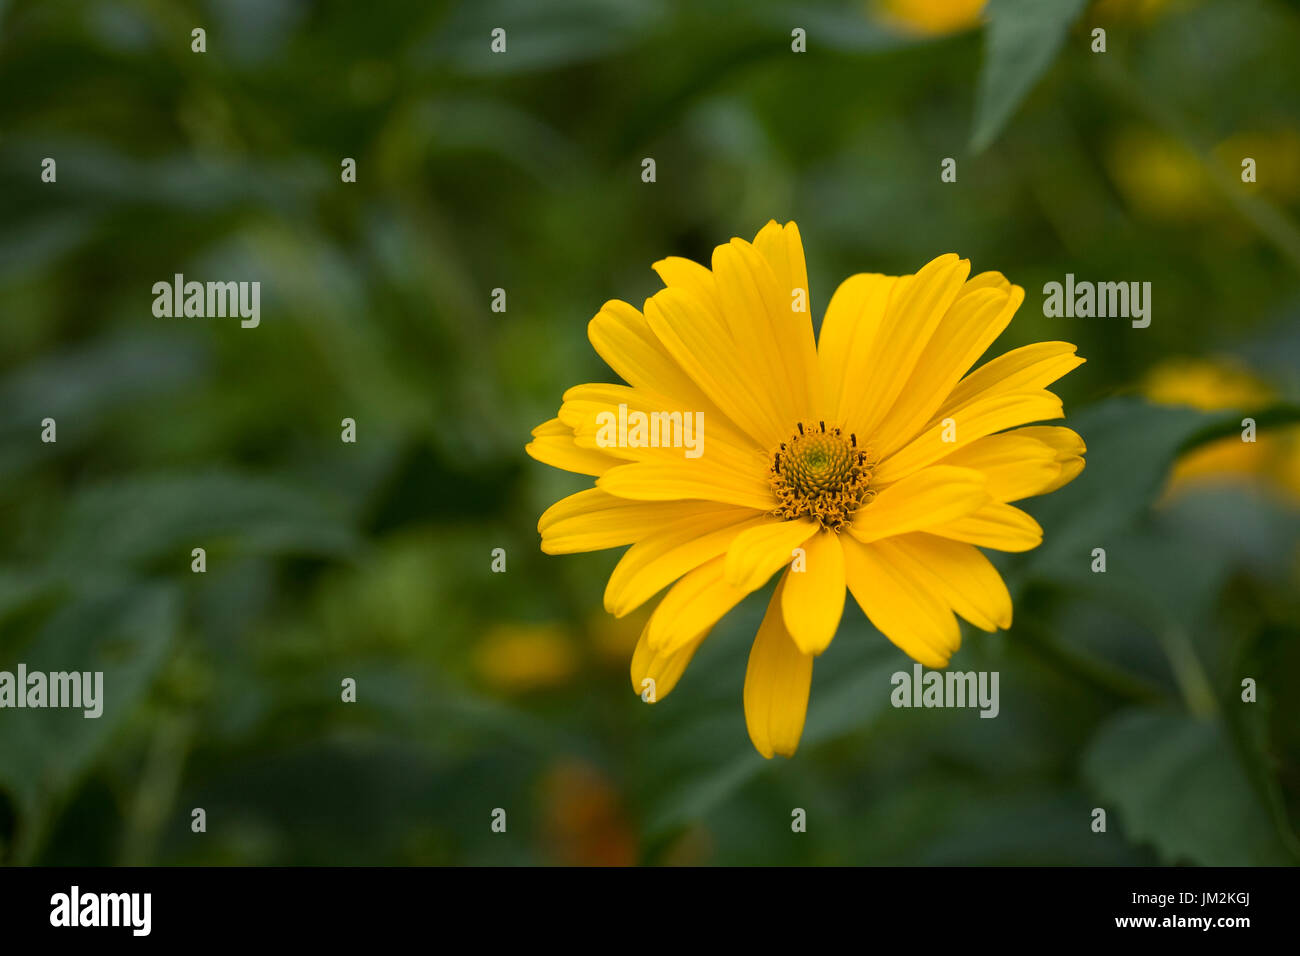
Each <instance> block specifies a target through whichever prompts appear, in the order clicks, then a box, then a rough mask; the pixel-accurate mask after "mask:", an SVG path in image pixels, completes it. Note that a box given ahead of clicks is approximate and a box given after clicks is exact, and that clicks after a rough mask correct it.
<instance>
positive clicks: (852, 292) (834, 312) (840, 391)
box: [817, 273, 901, 422]
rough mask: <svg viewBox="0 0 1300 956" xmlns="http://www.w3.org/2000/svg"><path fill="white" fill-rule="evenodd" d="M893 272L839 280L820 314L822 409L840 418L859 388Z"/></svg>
mask: <svg viewBox="0 0 1300 956" xmlns="http://www.w3.org/2000/svg"><path fill="white" fill-rule="evenodd" d="M900 281H901V280H900V279H899V278H898V277H897V276H886V275H879V274H876V273H861V274H859V275H855V276H850V277H849V278H847V279H845V280H844V281H843V282H841V283H840V286H839V288H838V289H836V290H835V294H834V295H833V296H831V301H830V305H828V306H827V307H826V315H825V316H824V317H823V318H822V328H821V337H820V338H819V339H818V342H817V361H818V365H819V366H820V368H821V375H822V388H823V390H824V395H825V401H826V413H827V415H828V416H830V417H831V418H832V419H834V420H835V421H837V422H845V421H846V420H847V419H846V409H848V408H849V406H850V404H851V399H855V398H856V395H857V393H858V391H859V390H860V389H861V387H862V373H861V370H862V369H866V368H869V367H870V364H871V355H872V352H873V350H874V349H875V343H876V339H877V337H878V336H879V335H880V329H881V326H882V325H883V323H884V319H885V310H886V308H887V307H888V305H889V300H890V296H891V295H892V294H893V291H894V288H895V286H896V285H897V284H898V283H899V282H900Z"/></svg>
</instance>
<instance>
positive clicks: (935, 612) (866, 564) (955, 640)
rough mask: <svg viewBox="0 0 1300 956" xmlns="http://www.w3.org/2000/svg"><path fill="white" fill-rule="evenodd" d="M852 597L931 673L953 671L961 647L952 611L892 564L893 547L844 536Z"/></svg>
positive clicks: (959, 632)
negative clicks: (943, 669)
mask: <svg viewBox="0 0 1300 956" xmlns="http://www.w3.org/2000/svg"><path fill="white" fill-rule="evenodd" d="M840 540H841V541H842V543H843V545H844V571H845V579H846V580H847V582H848V586H849V592H850V593H851V594H852V595H853V598H854V600H856V601H857V602H858V606H859V607H861V608H862V612H863V613H864V614H866V615H867V618H868V619H869V620H870V621H871V623H872V624H874V625H875V626H876V629H877V630H878V631H880V633H881V634H884V635H885V637H887V638H889V640H890V641H892V642H893V643H894V644H896V645H897V646H898V647H899V649H900V650H902V651H903V652H904V653H905V654H907V656H908V657H910V658H912V659H913V660H915V661H919V662H921V663H922V664H924V665H925V666H926V667H947V666H948V661H949V659H950V658H951V657H952V655H953V653H954V652H955V651H956V650H957V648H958V647H960V646H961V629H960V628H959V627H958V626H957V619H956V618H955V617H953V616H952V611H951V610H950V609H949V608H948V605H947V604H946V603H945V602H944V601H942V600H941V599H940V598H938V597H937V596H935V595H934V594H933V593H932V592H930V591H929V590H927V589H926V588H925V587H924V586H923V585H922V584H920V583H919V582H918V581H916V580H915V579H914V578H912V577H911V576H909V575H908V574H907V573H906V572H905V571H903V570H902V569H901V568H899V567H898V565H897V564H896V563H894V562H891V561H890V560H889V555H890V554H891V553H892V552H891V551H890V550H889V548H888V546H887V542H885V543H877V544H860V543H858V542H857V541H856V540H854V539H853V538H850V537H847V536H845V535H841V536H840Z"/></svg>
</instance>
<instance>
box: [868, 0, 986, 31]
mask: <svg viewBox="0 0 1300 956" xmlns="http://www.w3.org/2000/svg"><path fill="white" fill-rule="evenodd" d="M986 4H987V0H874V3H873V4H872V6H873V8H874V12H875V14H876V17H877V18H878V19H880V20H883V21H884V22H886V23H888V24H890V25H891V26H896V27H898V28H899V29H901V30H905V31H907V32H908V33H917V34H922V35H924V36H944V35H946V34H949V33H960V32H961V31H962V30H969V29H970V28H971V27H974V26H978V25H979V23H980V20H981V14H983V12H984V7H985V5H986Z"/></svg>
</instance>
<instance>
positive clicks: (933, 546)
mask: <svg viewBox="0 0 1300 956" xmlns="http://www.w3.org/2000/svg"><path fill="white" fill-rule="evenodd" d="M883 544H885V545H887V546H889V548H892V554H893V556H894V559H895V560H896V561H897V563H898V565H899V567H900V568H902V569H903V570H904V571H905V572H906V573H907V574H908V575H909V576H910V577H912V578H914V579H915V580H917V581H918V582H920V583H921V584H922V585H923V586H924V587H926V588H928V589H929V591H930V592H931V593H932V594H934V595H935V596H936V597H938V598H939V599H940V600H942V601H944V602H946V603H947V604H948V606H949V607H951V608H952V609H953V610H954V611H956V612H957V613H958V614H960V615H961V616H962V617H964V618H965V619H966V620H968V621H970V622H971V623H972V624H974V625H975V626H976V627H978V628H980V629H981V630H985V631H995V630H997V629H998V628H1008V627H1010V626H1011V594H1010V592H1009V591H1007V586H1006V584H1005V583H1004V582H1003V580H1002V575H1000V574H998V571H997V568H995V567H993V564H992V562H990V561H989V559H988V558H986V557H984V555H983V554H982V553H981V552H980V550H979V549H978V548H977V547H975V546H974V545H973V544H965V543H963V542H961V541H950V540H948V539H947V538H940V537H937V536H935V535H932V534H924V533H917V534H905V535H902V536H900V537H897V538H890V539H889V541H887V542H883Z"/></svg>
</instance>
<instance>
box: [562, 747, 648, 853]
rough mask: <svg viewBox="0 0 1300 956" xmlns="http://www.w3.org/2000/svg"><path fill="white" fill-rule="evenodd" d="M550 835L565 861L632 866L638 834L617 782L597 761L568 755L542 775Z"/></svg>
mask: <svg viewBox="0 0 1300 956" xmlns="http://www.w3.org/2000/svg"><path fill="white" fill-rule="evenodd" d="M541 799H542V821H543V828H544V829H543V832H544V838H545V840H546V843H547V845H548V849H549V850H550V853H551V855H552V856H553V857H554V858H555V859H556V860H557V861H558V862H559V863H561V864H563V865H565V866H631V865H633V864H634V863H636V858H637V849H636V836H635V834H634V833H633V832H632V827H631V826H630V825H629V823H628V820H627V815H626V813H625V811H624V809H623V801H622V799H621V798H620V796H619V793H618V790H617V789H616V788H615V787H614V784H613V783H612V782H611V781H610V780H609V779H608V778H606V777H605V776H604V775H603V774H602V773H601V772H600V771H598V770H597V769H596V768H595V767H592V766H590V765H588V764H586V763H581V762H579V761H575V760H565V761H562V762H560V763H558V764H556V765H555V766H554V767H552V768H551V769H550V770H549V771H547V773H546V776H545V777H543V779H542V796H541Z"/></svg>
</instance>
